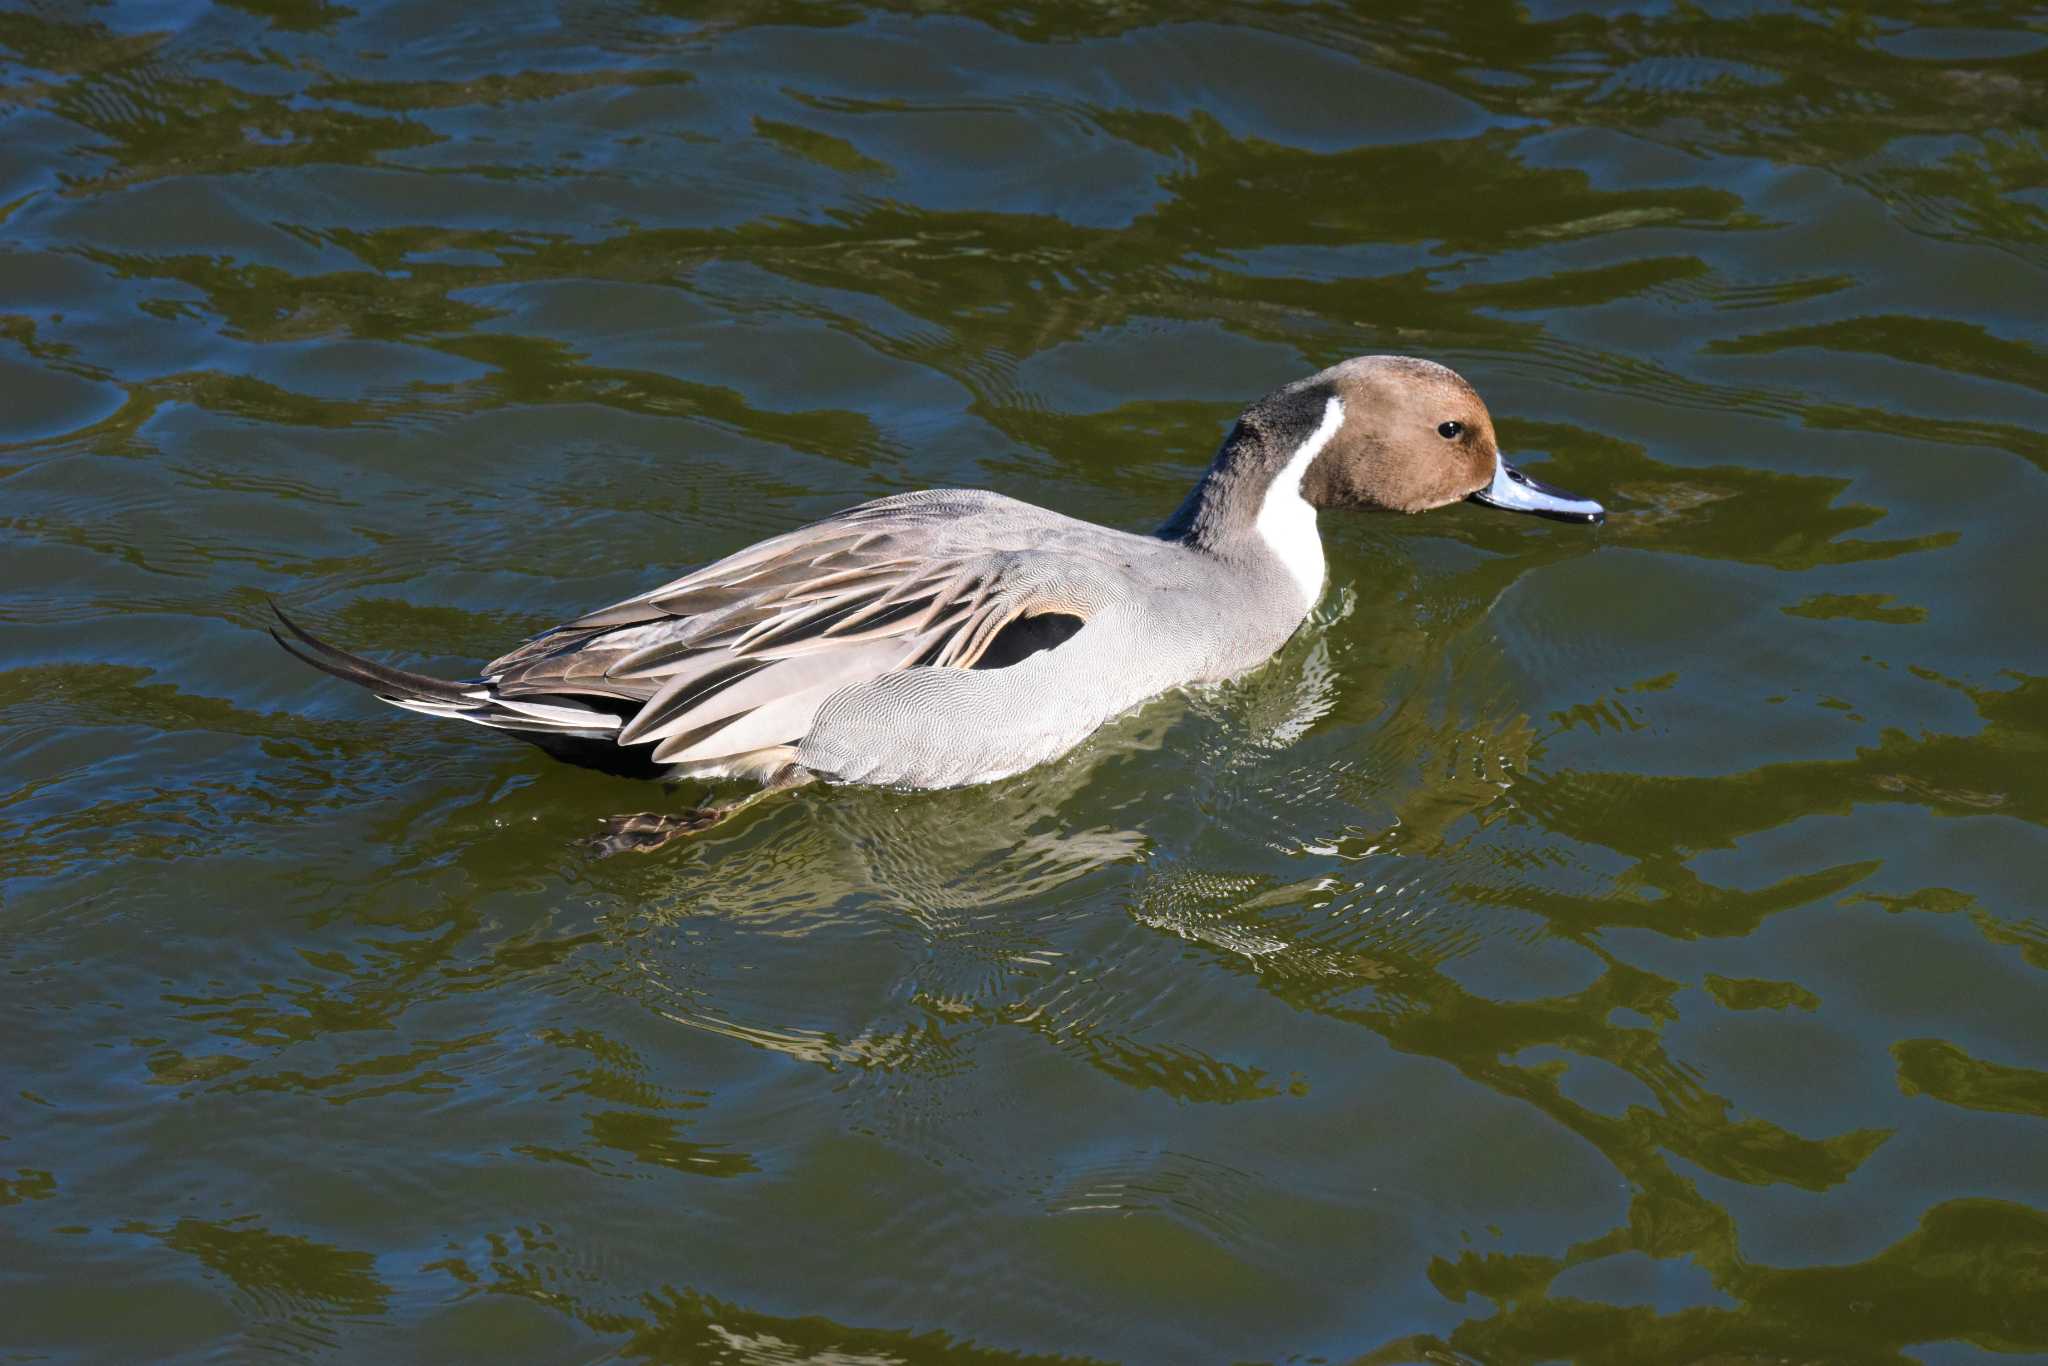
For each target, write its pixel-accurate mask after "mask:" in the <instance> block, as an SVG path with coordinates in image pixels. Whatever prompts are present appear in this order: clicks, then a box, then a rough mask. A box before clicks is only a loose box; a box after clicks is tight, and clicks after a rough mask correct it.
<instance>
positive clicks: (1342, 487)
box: [1245, 356, 1606, 523]
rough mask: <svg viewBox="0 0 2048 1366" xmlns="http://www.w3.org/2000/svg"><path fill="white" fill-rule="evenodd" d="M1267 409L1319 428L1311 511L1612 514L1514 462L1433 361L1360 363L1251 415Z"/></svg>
mask: <svg viewBox="0 0 2048 1366" xmlns="http://www.w3.org/2000/svg"><path fill="white" fill-rule="evenodd" d="M1333 402H1334V406H1333ZM1266 409H1270V410H1271V413H1270V416H1271V417H1272V418H1280V417H1281V416H1282V415H1283V414H1287V413H1291V414H1292V415H1293V417H1294V418H1295V421H1294V423H1293V424H1292V425H1294V426H1297V427H1298V426H1299V425H1300V424H1301V421H1302V420H1304V419H1312V420H1314V421H1315V423H1316V424H1317V429H1316V430H1315V431H1314V432H1312V433H1311V434H1310V439H1313V438H1314V437H1315V436H1322V437H1323V442H1322V445H1321V447H1320V449H1318V450H1316V451H1315V453H1314V454H1313V456H1312V457H1310V458H1309V460H1308V464H1307V468H1306V470H1305V471H1304V472H1303V473H1302V475H1301V485H1300V492H1301V496H1302V498H1303V499H1304V500H1306V501H1307V502H1308V503H1309V504H1310V505H1311V506H1314V507H1319V508H1326V507H1354V508H1383V509H1386V510H1389V511H1393V512H1427V511H1428V510H1429V509H1431V508H1438V507H1443V506H1445V505H1446V504H1449V503H1456V502H1461V501H1464V500H1465V499H1468V498H1469V499H1471V500H1472V501H1474V502H1478V503H1485V504H1488V505H1489V506H1493V507H1500V508H1505V509H1507V510H1509V511H1511V512H1529V513H1534V514H1536V515H1537V516H1542V517H1552V518H1556V519H1558V520H1560V521H1568V522H1585V523H1598V522H1600V521H1601V520H1602V519H1603V518H1604V517H1605V515H1606V514H1605V512H1604V510H1603V509H1602V508H1601V506H1600V505H1599V504H1598V503H1595V502H1593V501H1592V500H1590V499H1586V498H1580V497H1578V496H1577V495H1575V494H1570V493H1566V492H1565V491H1563V490H1562V489H1554V488H1550V487H1548V486H1546V485H1544V484H1540V483H1538V482H1537V481H1535V480H1533V479H1530V478H1529V477H1528V476H1527V475H1524V474H1523V473H1521V471H1519V470H1517V469H1515V468H1514V467H1513V466H1512V465H1510V464H1508V463H1507V461H1506V459H1504V458H1503V457H1502V455H1501V450H1500V442H1499V440H1498V439H1497V438H1496V437H1495V436H1494V431H1493V415H1492V414H1491V413H1489V412H1487V411H1486V403H1485V401H1484V400H1482V399H1481V398H1480V397H1479V394H1478V392H1477V391H1476V390H1474V389H1473V387H1472V386H1471V385H1470V384H1467V383H1466V382H1465V379H1464V377H1463V376H1462V375H1460V374H1458V372H1457V371H1455V370H1451V369H1449V368H1447V367H1445V366H1442V365H1438V364H1436V363H1435V362H1434V361H1426V360H1415V359H1412V358H1410V357H1407V356H1359V357H1357V358H1356V359H1353V360H1348V361H1345V362H1343V363H1342V364H1339V365H1334V366H1332V367H1330V368H1329V369H1328V370H1325V371H1323V372H1322V373H1321V374H1319V375H1314V376H1312V377H1310V378H1309V379H1306V380H1303V381H1300V382H1299V383H1297V384H1291V385H1289V386H1287V387H1286V388H1285V389H1282V390H1280V391H1279V392H1277V393H1275V394H1272V395H1270V396H1268V397H1267V398H1264V399H1261V400H1260V401H1259V403H1258V404H1255V405H1254V406H1253V409H1252V410H1251V411H1249V412H1247V413H1246V414H1245V417H1246V419H1252V418H1254V415H1255V414H1258V413H1259V412H1260V410H1266ZM1332 420H1334V421H1335V423H1336V426H1335V429H1334V430H1328V429H1327V424H1328V423H1329V422H1330V421H1332ZM1296 449H1297V450H1300V449H1301V448H1300V447H1297V448H1296Z"/></svg>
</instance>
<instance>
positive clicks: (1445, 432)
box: [1436, 422, 1465, 441]
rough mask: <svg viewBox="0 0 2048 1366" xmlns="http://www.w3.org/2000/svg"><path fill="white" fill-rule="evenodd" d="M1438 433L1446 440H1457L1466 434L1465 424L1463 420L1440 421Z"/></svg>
mask: <svg viewBox="0 0 2048 1366" xmlns="http://www.w3.org/2000/svg"><path fill="white" fill-rule="evenodd" d="M1436 434H1437V435H1438V436H1440V437H1442V438H1443V439H1444V440H1446V441H1456V440H1457V439H1458V438H1459V437H1461V436H1463V435H1464V434H1465V424H1464V423H1462V422H1444V423H1439V424H1438V425H1437V429H1436Z"/></svg>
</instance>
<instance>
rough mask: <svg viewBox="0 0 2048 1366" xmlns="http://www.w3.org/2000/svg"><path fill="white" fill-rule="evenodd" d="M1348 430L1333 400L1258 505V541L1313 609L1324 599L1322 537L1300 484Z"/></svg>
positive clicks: (1288, 458)
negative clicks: (1341, 430)
mask: <svg viewBox="0 0 2048 1366" xmlns="http://www.w3.org/2000/svg"><path fill="white" fill-rule="evenodd" d="M1343 425H1344V404H1343V403H1342V402H1341V401H1340V400H1338V399H1337V398H1336V397H1334V396H1332V397H1331V399H1330V401H1329V402H1328V403H1326V404H1325V405H1323V420H1322V422H1321V423H1320V424H1319V425H1318V426H1317V427H1316V429H1315V431H1314V432H1312V433H1310V434H1309V438H1308V440H1306V441H1304V442H1302V443H1301V445H1300V446H1299V447H1297V448H1296V449H1295V452H1294V454H1293V455H1290V456H1289V457H1287V464H1286V466H1285V467H1284V468H1282V469H1281V471H1280V473H1279V474H1278V475H1276V476H1275V477H1274V479H1273V482H1272V484H1271V485H1270V486H1269V487H1268V488H1267V489H1266V498H1265V501H1264V502H1263V503H1261V504H1260V505H1259V520H1258V531H1259V536H1260V538H1261V539H1262V540H1264V541H1265V543H1266V547H1267V548H1268V549H1269V550H1271V551H1272V552H1273V554H1274V555H1276V556H1278V557H1279V560H1280V563H1281V564H1283V565H1285V566H1286V567H1287V573H1288V575H1289V576H1290V577H1291V578H1293V580H1294V581H1295V583H1297V584H1299V585H1300V586H1301V592H1302V596H1303V597H1305V598H1306V599H1307V600H1308V602H1307V605H1308V606H1310V607H1313V606H1315V602H1316V599H1317V598H1319V597H1321V596H1322V595H1323V538H1322V537H1321V536H1319V535H1318V534H1317V533H1316V510H1315V508H1314V507H1312V506H1310V504H1309V501H1308V500H1307V499H1306V498H1303V497H1302V496H1301V480H1302V476H1304V475H1306V474H1307V473H1308V467H1309V466H1310V465H1312V464H1314V463H1315V459H1316V457H1317V456H1319V455H1321V454H1322V453H1323V447H1325V446H1327V445H1329V444H1330V438H1331V437H1333V436H1335V435H1336V434H1337V429H1338V428H1339V427H1341V426H1343Z"/></svg>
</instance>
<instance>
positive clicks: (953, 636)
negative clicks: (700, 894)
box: [444, 492, 1094, 765]
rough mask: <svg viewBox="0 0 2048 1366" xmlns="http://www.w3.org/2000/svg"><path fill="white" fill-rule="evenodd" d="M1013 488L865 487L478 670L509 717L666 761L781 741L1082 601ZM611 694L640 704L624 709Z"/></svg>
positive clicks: (971, 657) (1052, 521)
mask: <svg viewBox="0 0 2048 1366" xmlns="http://www.w3.org/2000/svg"><path fill="white" fill-rule="evenodd" d="M1021 506H1022V505H1018V504H1015V503H1011V502H1009V501H1008V500H1005V499H1001V498H999V497H998V496H997V495H993V494H982V493H962V492H947V493H939V494H915V495H906V496H899V497H896V498H887V499H882V500H880V501H878V502H875V503H870V504H866V505H863V506H862V507H858V508H854V509H852V510H850V511H848V512H845V513H842V514H840V515H839V516H837V517H833V518H828V519H827V520H825V521H823V522H819V523H816V524H814V525H812V526H809V527H804V528H801V529H799V530H796V531H792V532H788V533H786V534H784V535H781V536H776V537H772V538H770V539H769V540H766V541H762V542H759V543H758V544H756V545H753V546H749V547H747V548H746V549H744V550H741V551H738V552H737V553H735V554H732V555H729V556H727V557H726V558H724V559H722V560H718V561H716V562H714V563H712V564H708V565H705V566H704V567H702V568H701V569H697V570H694V571H692V572H691V573H688V574H685V575H683V576H682V577H681V578H678V579H675V580H672V581H671V582H669V583H665V584H663V585H661V586H660V587H658V588H655V589H652V590H650V591H648V592H645V593H641V594H639V595H637V596H635V597H631V598H628V599H626V600H625V601H623V602H619V603H614V604H613V605H611V606H610V607H605V608H601V609H599V610H598V611H595V612H591V613H588V614H586V615H584V616H581V617H578V618H576V619H575V620H573V621H571V622H568V623H566V624H565V625H563V626H559V627H557V628H555V629H554V630H553V631H550V632H547V633H545V634H543V635H540V636H537V637H535V638H534V639H532V640H530V641H527V642H526V643H525V644H523V645H521V646H520V647H519V648H517V649H515V650H513V651H511V652H510V653H508V654H506V655H505V656H504V657H502V658H500V659H498V660H496V661H494V662H493V663H492V664H491V665H490V666H488V668H487V669H486V671H485V676H484V677H485V683H486V684H487V685H488V686H489V687H490V689H491V692H492V695H493V696H494V697H499V698H504V699H505V702H504V706H505V707H506V708H507V711H508V713H509V714H507V715H505V716H504V717H503V721H504V724H507V725H518V724H521V723H530V724H531V725H532V726H533V728H535V729H554V728H557V727H560V728H565V729H566V728H568V727H570V726H577V727H579V728H588V729H593V730H602V731H604V733H606V734H610V735H615V736H616V738H617V741H618V743H619V744H621V745H652V746H654V750H653V758H654V759H655V761H656V762H659V763H676V764H683V765H688V764H692V763H700V762H701V763H706V764H711V763H712V762H713V761H724V760H727V759H730V758H731V757H732V756H744V755H756V754H765V753H769V752H770V751H777V750H778V748H779V747H786V746H788V745H791V744H794V743H795V742H797V741H799V740H801V739H802V738H803V736H804V734H805V733H806V732H807V730H808V728H809V726H810V724H811V721H812V719H813V718H814V717H815V716H816V714H817V710H818V708H819V706H821V705H822V704H823V703H824V701H825V699H826V698H827V697H829V696H831V695H832V694H833V693H835V692H837V691H839V690H840V689H842V688H845V687H849V686H853V685H855V684H858V683H861V682H864V681H866V680H867V679H871V678H874V677H877V676H879V675H881V674H884V673H889V672H892V671H895V670H898V669H905V668H910V667H914V666H919V665H939V666H944V667H951V668H969V667H972V666H973V665H974V663H975V662H976V661H977V660H979V659H980V658H981V657H982V655H983V654H984V653H985V652H986V651H987V650H988V647H989V645H990V643H991V642H993V641H994V640H995V638H996V637H997V636H998V635H999V634H1001V632H1002V631H1003V629H1004V628H1005V627H1006V626H1008V625H1009V624H1010V623H1011V622H1013V621H1016V620H1017V619H1018V618H1020V617H1023V616H1028V615H1031V614H1032V613H1034V612H1043V611H1060V612H1067V613H1073V614H1076V615H1083V616H1085V615H1087V613H1088V611H1089V610H1090V609H1089V608H1088V607H1087V605H1086V604H1085V603H1081V602H1078V601H1077V600H1075V598H1074V595H1073V593H1072V592H1070V591H1056V590H1055V585H1058V584H1060V582H1061V580H1062V578H1063V576H1064V575H1066V574H1067V573H1070V572H1073V571H1074V570H1075V567H1076V564H1077V562H1076V561H1074V560H1071V559H1068V558H1066V557H1064V556H1063V555H1062V552H1061V550H1060V549H1059V548H1057V547H1054V548H1047V547H1046V546H1044V545H1043V544H1042V542H1043V541H1044V540H1045V538H1046V535H1047V532H1048V530H1049V529H1050V528H1053V527H1055V526H1057V525H1060V524H1062V523H1065V519H1059V518H1055V517H1054V515H1053V514H1050V513H1043V512H1040V511H1038V510H1037V509H1029V510H1028V511H1027V513H1026V514H1023V515H1025V516H1028V517H1035V518H1037V519H1040V520H1039V521H1037V522H1032V521H1028V520H1027V521H1023V522H1021V523H1020V522H1016V521H1011V522H1007V523H1006V522H1004V521H1002V517H1003V516H1004V515H1006V512H1014V510H1015V509H1018V508H1020V507H1021ZM1068 525H1074V524H1068ZM1089 530H1090V531H1093V530H1094V529H1093V528H1090V529H1089ZM513 698H519V699H523V702H522V703H521V704H520V705H518V706H516V707H515V706H514V704H513V702H512V700H511V699H513ZM583 698H604V699H607V700H608V701H609V702H611V703H612V704H613V706H612V709H611V710H598V709H594V708H586V707H585V706H584V704H583V702H582V701H581V700H579V699H583ZM619 701H624V702H627V703H637V704H638V709H637V711H634V712H632V713H631V715H630V716H629V717H627V718H626V719H625V720H624V722H623V724H621V723H620V721H619V719H618V718H617V717H616V716H615V714H614V713H615V711H616V703H617V702H619ZM444 705H446V704H444ZM613 727H616V729H612V728H613Z"/></svg>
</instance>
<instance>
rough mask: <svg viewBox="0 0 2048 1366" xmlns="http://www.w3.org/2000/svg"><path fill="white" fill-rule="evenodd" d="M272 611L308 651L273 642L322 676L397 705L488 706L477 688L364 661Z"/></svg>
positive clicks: (280, 611) (272, 635)
mask: <svg viewBox="0 0 2048 1366" xmlns="http://www.w3.org/2000/svg"><path fill="white" fill-rule="evenodd" d="M270 610H271V611H273V612H275V613H277V619H278V621H280V622H282V623H283V625H284V628H285V629H286V630H287V631H290V632H291V633H292V634H293V635H294V636H297V637H298V638H299V639H300V640H301V641H303V642H304V643H305V645H306V647H307V648H306V649H305V650H301V649H299V648H297V647H296V646H294V645H293V644H292V643H291V642H290V641H288V640H286V639H285V638H284V637H283V636H281V635H279V634H278V633H277V632H276V631H272V632H271V633H270V638H271V639H272V640H275V641H276V642H277V643H278V644H279V645H281V646H283V647H284V649H285V652H286V653H287V654H290V655H294V656H296V657H297V658H299V659H301V660H304V661H305V662H306V663H308V664H310V665H312V666H313V667H314V668H316V669H318V670H320V671H321V672H322V673H329V674H333V675H334V676H335V677H336V678H339V679H342V680H344V681H346V682H349V683H353V684H355V685H356V686H357V687H360V688H368V689H369V690H370V691H371V692H373V693H376V694H377V695H378V696H379V697H386V698H390V699H392V700H394V701H414V702H444V703H453V704H455V705H457V706H463V707H477V706H482V705H484V703H485V700H486V699H485V698H484V697H482V696H480V695H479V692H478V690H477V689H476V687H475V686H474V685H471V686H468V687H465V686H463V685H462V684H460V683H451V682H449V681H448V680H447V679H445V678H435V677H433V676H432V675H431V674H420V673H413V672H412V671H411V670H409V669H394V668H391V667H390V666H389V665H385V664H379V663H377V662H376V661H375V660H370V659H364V658H363V657H362V656H361V655H352V654H350V653H349V652H348V651H346V650H343V649H340V648H338V647H336V646H333V645H329V644H328V643H327V642H326V641H324V640H322V639H320V638H319V637H318V636H316V635H314V634H313V633H312V632H311V631H308V630H307V629H306V628H305V627H303V626H301V625H299V624H298V623H297V622H295V621H293V620H292V619H291V618H290V617H288V616H286V615H285V614H284V609H283V608H281V607H279V606H278V605H277V604H276V603H274V602H273V603H271V604H270ZM308 651H310V653H308Z"/></svg>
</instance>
